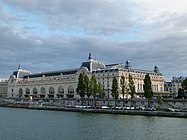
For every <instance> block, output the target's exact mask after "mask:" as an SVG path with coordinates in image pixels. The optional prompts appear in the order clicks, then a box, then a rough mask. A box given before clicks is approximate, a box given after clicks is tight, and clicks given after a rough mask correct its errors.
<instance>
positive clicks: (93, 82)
mask: <svg viewBox="0 0 187 140" xmlns="http://www.w3.org/2000/svg"><path fill="white" fill-rule="evenodd" d="M90 92H91V95H93V97H94V99H95V97H96V94H97V79H96V77H95V75H92V77H91V79H90Z"/></svg>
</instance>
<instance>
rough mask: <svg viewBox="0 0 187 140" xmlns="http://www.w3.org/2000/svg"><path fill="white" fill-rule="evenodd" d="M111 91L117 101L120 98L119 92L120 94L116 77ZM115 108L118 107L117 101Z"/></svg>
mask: <svg viewBox="0 0 187 140" xmlns="http://www.w3.org/2000/svg"><path fill="white" fill-rule="evenodd" d="M111 91H112V96H113V97H114V98H115V100H117V99H118V97H119V92H118V81H117V79H116V78H115V77H114V78H113V80H112V90H111ZM115 106H116V101H115Z"/></svg>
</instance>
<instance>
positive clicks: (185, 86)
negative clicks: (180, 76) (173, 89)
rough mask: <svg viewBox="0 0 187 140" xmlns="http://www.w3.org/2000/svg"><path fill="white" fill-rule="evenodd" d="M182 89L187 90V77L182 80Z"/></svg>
mask: <svg viewBox="0 0 187 140" xmlns="http://www.w3.org/2000/svg"><path fill="white" fill-rule="evenodd" d="M182 89H183V90H187V79H185V80H184V81H183V82H182Z"/></svg>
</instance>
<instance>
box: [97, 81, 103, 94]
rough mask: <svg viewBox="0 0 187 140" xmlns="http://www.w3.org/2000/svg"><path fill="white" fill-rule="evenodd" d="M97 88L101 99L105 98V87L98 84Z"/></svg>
mask: <svg viewBox="0 0 187 140" xmlns="http://www.w3.org/2000/svg"><path fill="white" fill-rule="evenodd" d="M97 86H98V87H97V90H98V93H99V96H100V98H102V97H103V86H102V84H101V83H100V82H98V85H97Z"/></svg>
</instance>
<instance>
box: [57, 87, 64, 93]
mask: <svg viewBox="0 0 187 140" xmlns="http://www.w3.org/2000/svg"><path fill="white" fill-rule="evenodd" d="M58 94H64V89H63V88H62V87H61V86H59V87H58Z"/></svg>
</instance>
